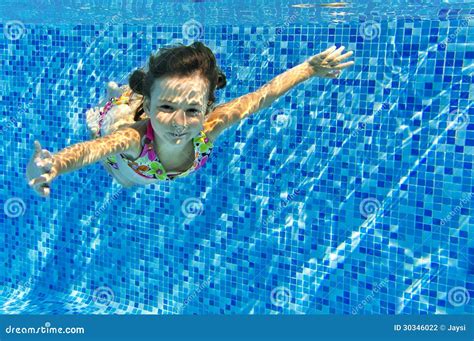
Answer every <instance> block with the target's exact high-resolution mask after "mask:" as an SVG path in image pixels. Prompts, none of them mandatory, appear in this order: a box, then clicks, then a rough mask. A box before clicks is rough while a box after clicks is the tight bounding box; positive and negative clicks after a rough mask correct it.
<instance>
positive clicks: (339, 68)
mask: <svg viewBox="0 0 474 341" xmlns="http://www.w3.org/2000/svg"><path fill="white" fill-rule="evenodd" d="M352 65H354V62H353V61H350V62H347V63H342V64H339V65H336V66H333V67H332V68H333V69H335V70H342V69H345V68H347V67H349V66H352Z"/></svg>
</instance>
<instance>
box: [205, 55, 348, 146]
mask: <svg viewBox="0 0 474 341" xmlns="http://www.w3.org/2000/svg"><path fill="white" fill-rule="evenodd" d="M343 50H344V46H341V47H340V48H338V49H336V47H335V46H332V47H330V48H329V49H327V50H325V51H324V52H321V53H319V54H317V55H315V56H313V57H311V58H309V59H308V60H306V61H305V62H303V63H302V64H299V65H297V66H295V67H293V68H291V69H289V70H287V71H285V72H284V73H282V74H280V75H278V76H277V77H275V78H274V79H272V80H271V81H270V82H269V83H267V84H265V85H264V86H263V87H261V88H260V89H258V90H257V91H255V92H252V93H249V94H247V95H244V96H241V97H239V98H236V99H234V100H232V101H230V102H228V103H225V104H222V105H219V106H217V107H216V108H215V109H214V111H213V112H211V113H210V114H209V117H208V119H207V121H206V123H205V124H204V129H205V131H206V132H208V136H209V138H211V140H215V139H216V138H217V136H218V135H219V134H220V133H221V132H222V131H224V130H225V129H227V128H228V127H230V126H231V125H233V124H235V123H237V122H239V121H240V120H242V119H244V118H245V117H247V116H248V115H250V114H252V113H255V112H257V111H259V110H262V109H264V108H267V107H269V106H270V105H271V104H272V103H273V102H274V101H275V100H276V99H278V98H279V97H280V96H282V95H283V94H285V93H286V92H287V91H288V90H290V89H291V88H293V87H294V86H296V85H298V84H299V83H301V82H303V81H305V80H307V79H309V78H311V77H315V76H319V77H324V78H336V77H338V76H339V74H340V71H341V70H342V69H345V68H347V67H349V66H351V65H353V64H354V62H353V61H350V62H346V63H341V62H342V61H343V60H344V59H346V58H348V57H350V56H351V55H352V51H349V52H347V53H345V54H343V55H341V52H342V51H343Z"/></svg>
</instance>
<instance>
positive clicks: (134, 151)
mask: <svg viewBox="0 0 474 341" xmlns="http://www.w3.org/2000/svg"><path fill="white" fill-rule="evenodd" d="M148 120H149V119H145V120H141V121H137V122H135V123H134V124H132V125H130V126H129V127H128V128H132V129H133V130H135V131H137V132H138V135H137V139H134V143H133V144H132V145H131V146H130V148H129V149H128V150H126V151H124V152H123V153H122V154H123V155H125V156H126V157H127V158H129V159H130V160H136V159H137V158H138V157H139V156H140V153H141V151H142V143H141V142H142V138H143V136H145V135H146V128H147V123H148Z"/></svg>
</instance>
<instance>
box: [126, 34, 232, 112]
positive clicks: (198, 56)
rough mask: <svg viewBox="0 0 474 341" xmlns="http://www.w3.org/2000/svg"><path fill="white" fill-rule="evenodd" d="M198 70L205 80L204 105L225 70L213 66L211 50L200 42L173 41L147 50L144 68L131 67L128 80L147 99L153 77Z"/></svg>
mask: <svg viewBox="0 0 474 341" xmlns="http://www.w3.org/2000/svg"><path fill="white" fill-rule="evenodd" d="M195 72H199V73H200V74H201V75H202V76H203V77H204V78H205V79H207V80H208V81H209V99H208V106H211V105H213V104H214V102H215V100H216V97H215V95H214V91H215V90H216V89H222V88H223V87H225V86H226V84H227V80H226V77H225V74H224V73H223V72H222V71H221V69H220V68H219V67H218V66H217V63H216V57H215V56H214V53H212V51H211V50H210V49H209V48H208V47H206V46H205V45H204V44H203V43H201V42H194V43H192V44H191V45H189V46H186V45H183V44H177V45H174V46H167V47H163V48H161V49H160V50H159V51H158V53H156V54H153V53H152V54H151V55H150V59H149V60H148V69H147V70H145V69H143V68H141V69H138V70H135V71H134V72H133V73H132V74H131V75H130V77H129V79H128V83H129V86H130V89H132V91H133V92H135V93H138V94H140V95H143V96H144V97H147V98H148V99H150V93H151V87H152V85H153V82H154V81H155V79H156V78H159V77H162V76H169V75H177V76H189V75H192V74H193V73H195Z"/></svg>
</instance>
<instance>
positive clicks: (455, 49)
mask: <svg viewBox="0 0 474 341" xmlns="http://www.w3.org/2000/svg"><path fill="white" fill-rule="evenodd" d="M0 29H1V30H2V31H3V29H4V24H0ZM15 32H16V33H14V34H16V36H14V37H13V38H15V39H11V38H12V37H10V39H8V37H7V36H5V35H4V36H3V37H2V38H0V39H1V40H0V53H1V55H2V58H1V61H0V65H1V68H2V75H3V77H2V80H1V83H0V87H1V89H2V91H1V100H2V108H3V110H2V121H1V128H2V130H1V134H2V141H3V143H2V144H1V145H0V146H1V149H0V151H1V153H0V166H1V168H2V169H3V170H4V172H2V173H1V175H0V176H1V181H2V186H0V192H1V197H2V201H3V204H4V213H5V214H3V215H1V216H0V226H1V229H2V233H1V234H0V238H1V239H0V252H1V255H2V259H4V261H3V262H2V268H3V271H1V272H0V283H2V285H4V288H3V292H2V296H1V299H2V301H1V302H2V303H3V304H2V311H3V313H6V314H12V313H23V314H28V313H57V314H71V313H81V314H88V313H133V314H148V313H158V314H172V313H182V314H248V313H257V314H275V313H283V314H304V313H309V314H320V313H335V314H434V313H437V314H445V313H447V314H454V313H459V314H464V313H472V312H473V306H472V296H473V294H474V292H473V291H474V284H473V283H474V281H473V278H474V277H473V276H474V265H473V258H474V246H473V243H472V226H473V223H474V219H473V218H472V214H471V210H472V208H473V207H472V195H473V184H472V175H473V170H472V154H473V153H472V152H473V145H474V124H473V122H474V120H473V109H472V107H471V102H472V96H473V95H472V94H473V91H472V87H473V86H472V84H473V82H472V60H473V57H474V47H473V44H472V41H473V39H472V38H473V27H472V19H469V18H467V19H466V18H459V19H451V20H446V21H438V20H435V21H430V20H423V21H420V20H411V19H404V20H395V19H394V20H382V21H377V20H371V21H365V22H361V23H358V24H344V25H343V24H337V25H336V24H330V25H329V26H323V25H321V26H317V25H294V24H291V23H289V24H288V25H284V26H282V27H279V28H277V27H249V26H245V27H231V26H209V27H204V28H203V31H202V32H201V33H202V35H201V36H197V37H187V38H193V39H184V40H183V27H181V26H175V27H158V26H139V25H122V24H118V23H113V22H106V23H104V24H102V25H62V26H58V27H54V26H41V25H25V26H24V31H23V33H24V34H22V35H21V37H20V38H18V31H15ZM189 32H192V30H191V31H189ZM20 33H21V27H20ZM16 38H17V39H16ZM193 40H200V41H203V42H204V43H205V44H206V45H207V46H209V47H210V48H211V49H212V50H213V51H214V52H215V54H216V57H217V59H218V64H219V65H220V67H221V68H222V70H223V71H224V73H225V74H226V76H227V80H228V83H227V86H226V88H225V89H224V90H219V91H217V92H216V95H217V98H218V101H217V102H218V103H222V102H226V101H229V100H231V99H233V98H235V97H238V96H241V95H244V94H246V93H248V92H250V91H255V90H257V89H258V88H259V87H260V86H262V85H264V84H265V83H266V82H268V81H269V80H271V79H272V78H273V77H275V76H276V75H278V74H280V73H282V72H283V71H285V70H287V69H289V68H291V67H292V66H295V65H297V64H298V63H300V62H303V61H304V60H305V59H306V58H308V57H310V56H312V55H314V54H316V53H318V52H320V51H322V50H323V49H325V48H327V47H329V46H331V45H333V44H337V45H340V44H342V45H344V46H346V49H348V50H353V51H354V56H353V60H355V61H356V64H355V66H353V67H352V68H351V69H349V70H346V71H344V72H343V73H342V76H341V77H340V78H339V79H334V80H328V79H317V78H315V79H312V80H309V81H307V82H305V83H303V84H300V85H298V86H297V87H295V88H294V89H293V90H291V91H290V92H288V93H287V94H286V95H284V96H282V97H281V98H280V99H279V100H277V101H276V102H275V103H274V104H273V105H272V106H271V108H269V109H266V110H263V111H261V112H259V113H257V114H254V115H252V116H251V117H249V118H247V119H246V120H245V121H243V122H242V123H241V124H239V125H238V126H236V127H233V128H231V129H229V130H228V131H227V132H226V133H225V134H223V135H222V136H221V137H219V139H218V140H217V142H216V147H215V150H214V155H213V157H212V158H211V160H210V161H209V162H208V163H207V164H206V166H205V167H204V168H203V169H202V170H201V171H200V172H197V173H194V174H193V175H191V176H189V177H187V178H184V179H180V180H179V181H175V182H171V183H168V182H163V183H159V184H156V185H150V186H147V187H137V188H133V189H124V188H121V187H120V186H119V185H118V184H116V183H115V182H112V180H111V178H110V177H109V175H108V174H107V173H106V172H105V171H104V170H103V169H102V167H101V166H100V165H99V164H95V165H92V166H89V167H87V168H84V169H81V170H79V171H76V172H73V173H69V174H66V175H63V176H61V177H60V178H58V179H57V180H55V181H54V182H53V184H52V196H51V198H49V199H47V200H45V199H43V198H40V197H38V196H35V194H34V193H33V192H32V191H31V190H30V189H29V188H28V186H27V183H26V181H25V177H24V173H25V167H26V164H27V161H28V159H29V158H30V156H31V152H32V150H33V141H34V140H35V139H38V140H39V141H40V142H41V144H42V146H43V148H47V149H50V150H51V151H54V152H56V151H58V150H59V149H61V148H64V147H65V146H67V145H70V144H73V143H78V142H80V141H84V140H86V139H88V134H87V131H86V127H85V112H86V110H87V109H88V108H89V107H90V106H92V105H95V104H96V103H97V102H98V101H99V100H100V99H101V98H102V97H103V96H104V95H105V90H104V89H105V84H106V82H108V81H110V80H114V81H118V82H124V81H126V78H127V76H128V74H129V73H130V72H131V71H132V70H133V69H134V68H136V67H139V66H142V65H143V64H144V63H145V62H146V61H147V58H148V55H149V53H150V52H151V51H155V50H157V49H158V48H159V47H161V46H165V45H170V44H173V43H177V42H181V43H185V44H190V43H191V42H192V41H193ZM470 122H471V123H470Z"/></svg>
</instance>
